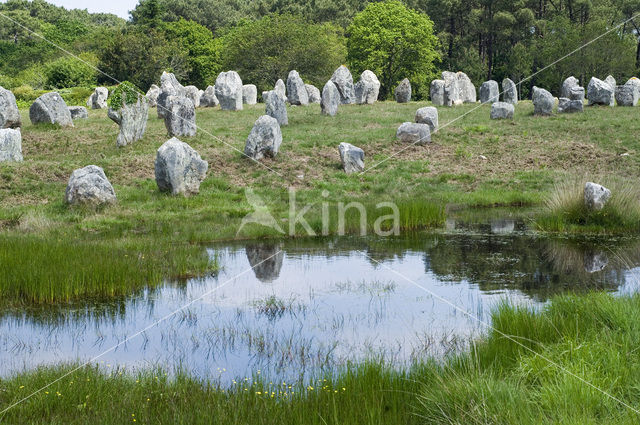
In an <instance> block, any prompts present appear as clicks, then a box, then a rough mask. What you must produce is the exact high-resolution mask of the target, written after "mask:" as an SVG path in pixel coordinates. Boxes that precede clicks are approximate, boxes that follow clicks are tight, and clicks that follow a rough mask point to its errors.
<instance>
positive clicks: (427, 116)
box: [415, 106, 438, 133]
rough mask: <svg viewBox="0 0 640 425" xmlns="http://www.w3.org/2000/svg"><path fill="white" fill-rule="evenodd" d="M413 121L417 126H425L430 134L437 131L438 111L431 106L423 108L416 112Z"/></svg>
mask: <svg viewBox="0 0 640 425" xmlns="http://www.w3.org/2000/svg"><path fill="white" fill-rule="evenodd" d="M415 121H416V122H417V123H418V124H427V125H428V126H429V130H430V131H431V133H434V132H436V131H437V130H438V109H437V108H435V107H433V106H425V107H424V108H420V109H418V110H417V111H416V119H415Z"/></svg>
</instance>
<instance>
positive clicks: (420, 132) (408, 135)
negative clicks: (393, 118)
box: [396, 122, 431, 146]
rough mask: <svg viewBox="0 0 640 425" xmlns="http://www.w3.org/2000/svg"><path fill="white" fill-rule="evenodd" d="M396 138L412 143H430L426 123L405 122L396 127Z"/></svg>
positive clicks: (422, 144) (429, 132) (429, 134)
mask: <svg viewBox="0 0 640 425" xmlns="http://www.w3.org/2000/svg"><path fill="white" fill-rule="evenodd" d="M396 138H397V139H398V140H400V141H401V142H409V143H412V144H414V145H418V146H424V145H426V144H428V143H431V131H430V130H429V126H428V125H427V124H416V123H412V122H405V123H403V124H402V125H401V126H400V127H398V131H397V132H396Z"/></svg>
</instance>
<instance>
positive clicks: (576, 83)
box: [560, 75, 580, 99]
mask: <svg viewBox="0 0 640 425" xmlns="http://www.w3.org/2000/svg"><path fill="white" fill-rule="evenodd" d="M574 87H580V80H578V79H577V78H576V77H574V76H573V75H572V76H571V77H569V78H567V79H566V80H564V82H563V83H562V87H561V88H560V97H566V98H568V99H570V98H571V89H573V88H574Z"/></svg>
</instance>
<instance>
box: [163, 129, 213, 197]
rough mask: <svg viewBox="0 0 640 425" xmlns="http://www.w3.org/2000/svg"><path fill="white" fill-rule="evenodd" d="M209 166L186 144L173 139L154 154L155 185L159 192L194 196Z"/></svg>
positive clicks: (198, 190)
mask: <svg viewBox="0 0 640 425" xmlns="http://www.w3.org/2000/svg"><path fill="white" fill-rule="evenodd" d="M208 168H209V164H208V163H207V161H203V160H202V158H200V154H198V152H196V151H195V150H194V149H193V148H192V147H191V146H189V145H188V144H186V143H184V142H182V141H180V140H178V139H177V138H175V137H173V138H172V139H170V140H167V141H166V142H164V144H163V145H162V146H160V148H159V149H158V152H157V154H156V162H155V171H156V183H157V185H158V189H160V191H161V192H171V194H172V195H184V196H189V195H194V194H196V193H198V192H200V183H201V182H202V181H203V180H204V178H205V177H206V176H207V169H208Z"/></svg>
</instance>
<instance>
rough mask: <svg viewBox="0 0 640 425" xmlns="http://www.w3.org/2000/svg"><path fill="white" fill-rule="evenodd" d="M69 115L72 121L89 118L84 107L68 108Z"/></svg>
mask: <svg viewBox="0 0 640 425" xmlns="http://www.w3.org/2000/svg"><path fill="white" fill-rule="evenodd" d="M69 113H71V119H72V120H78V119H86V118H89V112H87V108H85V107H84V106H69Z"/></svg>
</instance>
